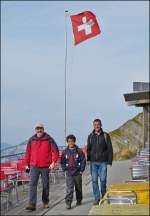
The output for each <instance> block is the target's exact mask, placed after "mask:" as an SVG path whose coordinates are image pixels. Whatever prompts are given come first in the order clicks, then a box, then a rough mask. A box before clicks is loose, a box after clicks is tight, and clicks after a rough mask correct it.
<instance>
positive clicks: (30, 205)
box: [26, 204, 36, 211]
mask: <svg viewBox="0 0 150 216" xmlns="http://www.w3.org/2000/svg"><path fill="white" fill-rule="evenodd" d="M26 210H31V211H35V210H36V206H35V204H29V205H28V206H27V207H26Z"/></svg>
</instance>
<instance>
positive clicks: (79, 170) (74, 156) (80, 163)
mask: <svg viewBox="0 0 150 216" xmlns="http://www.w3.org/2000/svg"><path fill="white" fill-rule="evenodd" d="M66 141H67V144H68V146H67V147H66V148H65V150H64V151H63V153H62V156H61V167H62V170H63V171H64V172H65V173H66V197H65V202H66V208H67V209H71V203H72V201H73V193H74V187H75V192H76V201H77V202H76V205H77V206H79V205H81V204H82V198H83V195H82V174H83V172H84V170H85V166H86V159H85V154H84V153H83V151H82V150H81V149H80V148H79V147H78V146H77V145H76V137H75V136H74V135H73V134H70V135H68V136H67V137H66Z"/></svg>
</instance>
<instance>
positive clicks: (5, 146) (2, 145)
mask: <svg viewBox="0 0 150 216" xmlns="http://www.w3.org/2000/svg"><path fill="white" fill-rule="evenodd" d="M9 147H12V145H11V144H8V143H1V149H6V148H9Z"/></svg>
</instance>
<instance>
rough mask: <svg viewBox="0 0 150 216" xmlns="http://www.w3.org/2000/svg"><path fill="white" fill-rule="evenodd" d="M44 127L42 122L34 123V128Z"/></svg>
mask: <svg viewBox="0 0 150 216" xmlns="http://www.w3.org/2000/svg"><path fill="white" fill-rule="evenodd" d="M38 127H39V128H44V125H43V124H42V123H37V124H36V125H35V128H38Z"/></svg>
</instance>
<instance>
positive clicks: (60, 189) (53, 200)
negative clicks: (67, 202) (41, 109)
mask: <svg viewBox="0 0 150 216" xmlns="http://www.w3.org/2000/svg"><path fill="white" fill-rule="evenodd" d="M83 179H84V182H86V183H88V182H90V181H91V178H90V179H89V169H86V171H85V174H84V177H83ZM65 193H66V184H65V176H64V175H63V174H60V175H58V176H57V177H56V181H55V183H54V181H53V182H50V194H49V198H50V202H49V206H50V208H49V209H43V203H42V184H40V183H39V184H38V189H37V207H36V211H29V210H26V209H25V208H26V206H27V205H28V201H29V185H25V190H24V191H23V187H22V186H19V187H18V195H19V202H17V200H16V195H15V192H13V193H12V196H11V200H12V203H10V205H9V210H8V211H7V212H6V203H4V202H3V201H2V202H1V215H19V216H20V215H45V214H46V213H47V212H48V211H50V210H51V209H52V208H54V207H55V206H57V205H58V204H59V203H61V202H62V201H63V200H64V199H65Z"/></svg>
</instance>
